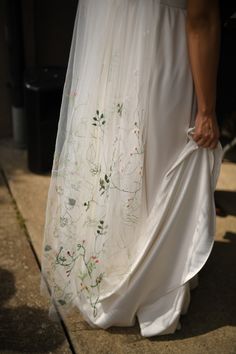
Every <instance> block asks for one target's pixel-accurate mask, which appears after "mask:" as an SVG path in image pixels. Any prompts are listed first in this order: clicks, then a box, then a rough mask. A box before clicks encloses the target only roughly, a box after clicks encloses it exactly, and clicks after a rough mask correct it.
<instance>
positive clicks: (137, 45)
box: [40, 0, 222, 336]
mask: <svg viewBox="0 0 236 354" xmlns="http://www.w3.org/2000/svg"><path fill="white" fill-rule="evenodd" d="M185 20H186V1H185V0H80V1H79V4H78V9H77V13H76V18H75V23H74V32H73V38H72V42H71V50H70V56H69V62H68V68H67V74H66V80H65V85H64V91H63V97H62V105H61V112H60V119H59V124H58V134H57V140H56V146H55V154H54V161H53V168H52V173H51V180H50V187H49V192H48V201H47V209H46V215H45V216H46V220H45V231H44V242H43V249H42V276H41V285H40V289H41V294H46V292H45V281H44V279H46V281H47V283H48V285H49V287H50V290H51V299H52V300H54V301H55V302H56V303H57V305H58V308H59V310H60V312H61V313H62V314H63V316H66V315H67V314H68V313H70V311H71V310H72V309H73V308H74V307H76V308H78V309H79V310H80V312H81V313H82V315H83V317H84V319H85V320H86V321H87V322H88V323H89V324H90V325H91V326H92V327H101V328H108V327H110V326H132V325H134V323H135V319H136V318H137V319H138V321H139V325H140V331H141V335H143V336H153V335H159V334H166V333H173V332H174V331H175V330H176V328H180V327H181V325H180V322H179V318H180V315H181V314H183V313H186V311H187V309H188V305H189V301H190V287H191V285H192V286H193V282H194V281H195V283H196V281H197V273H198V272H199V270H200V269H201V268H202V267H203V265H204V264H205V262H206V260H207V259H208V257H209V255H210V252H211V249H212V246H213V243H214V233H215V206H214V195H213V192H214V189H215V186H216V181H217V178H218V175H219V170H220V164H221V159H222V147H221V145H220V143H218V146H217V148H216V149H214V150H210V149H205V148H200V147H198V146H197V144H196V143H195V142H194V141H193V139H192V137H191V131H192V130H193V129H194V118H195V114H196V106H197V104H196V96H195V91H194V84H193V78H192V74H191V69H190V62H189V57H188V52H187V41H186V32H185ZM196 285H197V283H196V284H195V285H194V286H196ZM52 312H53V306H52V305H51V307H50V314H52Z"/></svg>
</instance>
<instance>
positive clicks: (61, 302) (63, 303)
mask: <svg viewBox="0 0 236 354" xmlns="http://www.w3.org/2000/svg"><path fill="white" fill-rule="evenodd" d="M58 302H59V304H60V305H65V304H66V302H65V300H63V299H60V300H58Z"/></svg>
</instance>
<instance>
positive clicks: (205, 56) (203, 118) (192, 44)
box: [186, 0, 220, 148]
mask: <svg viewBox="0 0 236 354" xmlns="http://www.w3.org/2000/svg"><path fill="white" fill-rule="evenodd" d="M186 33H187V41H188V50H189V58H190V63H191V69H192V74H193V80H194V85H195V91H196V95H197V107H198V110H197V115H196V118H195V128H196V129H195V134H194V135H193V139H194V140H195V141H196V143H197V144H198V145H199V146H202V147H206V148H207V147H209V148H215V147H216V146H217V142H218V139H219V128H218V124H217V118H216V113H215V104H216V80H217V69H218V62H219V48H220V14H219V4H218V0H188V2H187V17H186Z"/></svg>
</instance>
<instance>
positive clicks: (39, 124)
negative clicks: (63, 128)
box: [24, 66, 66, 173]
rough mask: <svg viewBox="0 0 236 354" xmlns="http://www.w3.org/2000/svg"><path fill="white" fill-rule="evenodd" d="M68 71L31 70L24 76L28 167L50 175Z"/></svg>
mask: <svg viewBox="0 0 236 354" xmlns="http://www.w3.org/2000/svg"><path fill="white" fill-rule="evenodd" d="M65 74H66V68H64V67H52V66H47V67H41V68H32V67H31V68H29V69H27V70H26V71H25V73H24V106H25V114H26V122H27V152H28V168H29V170H30V171H32V172H35V173H47V172H50V170H51V168H52V162H53V154H54V149H55V142H56V134H57V126H58V120H59V115H60V107H61V100H62V93H63V87H64V81H65Z"/></svg>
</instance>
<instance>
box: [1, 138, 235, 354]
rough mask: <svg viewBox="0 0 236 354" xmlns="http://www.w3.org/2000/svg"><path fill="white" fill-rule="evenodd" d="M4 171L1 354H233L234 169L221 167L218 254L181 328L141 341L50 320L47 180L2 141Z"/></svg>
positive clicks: (128, 331) (128, 333) (129, 334)
mask: <svg viewBox="0 0 236 354" xmlns="http://www.w3.org/2000/svg"><path fill="white" fill-rule="evenodd" d="M0 165H1V168H2V175H3V177H2V176H1V179H0V198H1V209H0V242H1V245H2V247H1V251H0V252H1V254H0V266H1V268H2V269H1V270H0V274H1V286H2V287H4V288H3V290H1V291H0V294H1V295H0V298H1V300H2V301H1V302H2V308H3V311H1V315H0V320H1V322H0V331H1V332H2V333H1V334H0V342H1V344H0V353H13V352H14V353H17V354H18V353H31V354H33V353H71V352H75V353H76V354H93V353H94V354H95V353H96V354H97V353H98V354H145V353H148V354H149V353H150V354H177V353H181V354H185V353H186V354H191V353H193V354H236V301H235V299H236V282H235V269H236V257H235V254H236V203H235V200H236V198H235V196H236V178H235V175H236V164H232V163H224V164H223V165H222V169H221V175H220V179H219V181H218V185H217V193H216V197H217V200H218V201H219V203H221V204H223V206H224V208H225V209H226V212H227V214H228V215H227V216H226V217H224V218H223V217H222V218H217V233H216V236H215V244H214V247H213V251H212V253H211V255H210V258H209V259H208V261H207V263H206V265H205V266H204V268H203V269H202V270H201V271H200V273H199V287H198V288H196V289H195V290H193V291H192V292H191V303H190V307H189V310H188V313H187V314H186V315H184V316H181V324H182V329H181V330H180V331H177V332H176V333H175V334H172V335H165V336H156V337H151V338H143V337H141V336H140V334H139V327H138V324H136V326H135V327H133V328H118V327H116V328H115V327H113V328H110V329H108V330H106V331H105V330H101V329H92V328H90V327H89V325H88V324H86V323H85V322H84V321H83V319H82V318H81V316H80V314H79V313H75V314H74V315H73V316H71V317H69V318H67V319H66V321H65V323H63V326H61V325H60V323H59V324H56V323H53V322H52V321H50V320H49V319H48V318H47V300H46V299H44V298H42V297H41V296H40V295H39V267H38V265H37V262H36V260H35V257H36V258H38V260H39V261H40V253H41V245H42V237H43V224H44V213H45V207H46V197H47V189H48V186H49V180H50V176H49V175H36V174H34V173H31V172H30V171H29V170H28V168H27V153H26V150H19V149H17V148H15V147H14V144H13V142H12V140H1V141H0ZM4 178H5V180H4ZM6 183H7V184H8V185H9V189H10V192H11V193H12V196H13V199H12V197H11V195H10V193H9V190H8V188H7V185H6ZM15 203H16V204H15ZM30 245H32V248H31V247H30ZM34 253H35V254H34ZM20 318H21V319H20ZM67 334H68V337H67ZM70 342H71V343H72V348H71V349H70V347H69V343H70Z"/></svg>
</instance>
